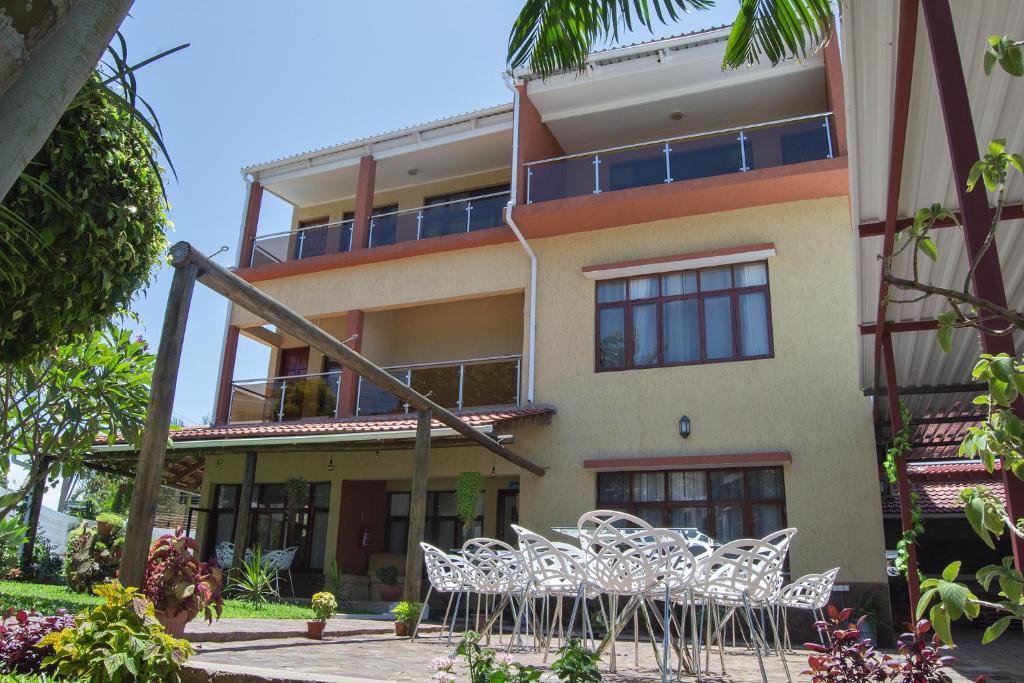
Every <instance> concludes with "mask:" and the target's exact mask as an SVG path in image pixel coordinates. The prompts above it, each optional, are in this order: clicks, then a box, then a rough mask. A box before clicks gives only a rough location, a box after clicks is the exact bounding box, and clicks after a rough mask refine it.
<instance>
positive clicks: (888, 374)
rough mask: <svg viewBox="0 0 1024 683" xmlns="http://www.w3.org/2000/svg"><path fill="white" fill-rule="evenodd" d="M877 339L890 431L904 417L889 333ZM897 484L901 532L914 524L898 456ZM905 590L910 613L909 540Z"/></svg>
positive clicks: (917, 590) (916, 594) (915, 589)
mask: <svg viewBox="0 0 1024 683" xmlns="http://www.w3.org/2000/svg"><path fill="white" fill-rule="evenodd" d="M878 339H879V340H880V341H881V342H882V356H883V358H884V362H885V384H886V387H888V388H889V389H890V391H888V392H887V397H888V402H889V423H890V424H891V425H892V430H893V434H895V433H896V432H898V431H899V430H900V429H901V427H902V426H903V418H902V416H901V415H900V397H899V391H896V390H895V389H898V387H899V384H898V383H897V381H896V363H895V361H894V360H893V356H892V338H891V337H890V336H889V335H888V334H884V335H880V336H879V337H878ZM896 487H897V488H898V489H899V492H900V526H901V527H902V528H903V531H907V530H908V529H911V528H912V527H913V520H912V518H911V514H910V480H909V479H908V478H907V459H906V457H903V458H899V459H898V460H897V461H896ZM907 592H908V593H910V612H911V615H913V614H914V611H915V610H916V609H917V600H918V598H920V597H921V583H920V581H919V580H918V574H917V546H916V545H914V544H913V543H911V544H910V545H909V546H907Z"/></svg>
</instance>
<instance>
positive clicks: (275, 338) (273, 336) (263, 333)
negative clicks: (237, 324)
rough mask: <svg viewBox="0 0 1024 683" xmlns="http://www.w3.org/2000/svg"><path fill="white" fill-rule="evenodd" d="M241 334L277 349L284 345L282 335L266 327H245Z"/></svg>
mask: <svg viewBox="0 0 1024 683" xmlns="http://www.w3.org/2000/svg"><path fill="white" fill-rule="evenodd" d="M241 333H242V334H244V335H245V336H246V337H249V338H250V339H254V340H256V341H258V342H262V343H264V344H266V345H268V346H273V347H274V348H275V349H279V348H281V345H282V344H284V339H282V338H281V335H279V334H278V333H277V332H274V331H273V330H268V329H267V328H266V327H262V326H261V327H243V328H241Z"/></svg>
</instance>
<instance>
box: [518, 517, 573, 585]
mask: <svg viewBox="0 0 1024 683" xmlns="http://www.w3.org/2000/svg"><path fill="white" fill-rule="evenodd" d="M512 529H513V530H514V531H515V532H516V534H517V535H518V536H519V550H520V551H522V553H523V558H524V560H525V567H524V568H525V570H526V578H527V581H528V582H529V584H530V588H531V589H532V590H536V591H539V592H541V593H548V594H557V595H575V594H576V593H577V592H578V591H579V588H580V584H581V583H583V581H584V580H585V578H586V571H585V570H584V568H583V564H582V563H581V562H579V561H578V560H577V559H576V557H574V556H573V555H571V554H570V553H568V552H565V551H564V550H561V549H560V548H558V547H557V546H556V545H555V544H554V543H552V542H551V541H549V540H548V539H546V538H544V537H543V536H541V535H540V534H535V533H533V532H532V531H530V530H528V529H524V528H523V527H521V526H517V525H514V524H513V525H512ZM570 547H571V546H570ZM576 550H577V552H578V550H579V549H576ZM581 556H582V555H579V557H581Z"/></svg>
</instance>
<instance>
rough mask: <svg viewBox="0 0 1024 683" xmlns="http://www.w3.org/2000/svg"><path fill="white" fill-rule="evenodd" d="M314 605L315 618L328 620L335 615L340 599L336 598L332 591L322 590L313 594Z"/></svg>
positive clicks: (316, 619) (315, 619)
mask: <svg viewBox="0 0 1024 683" xmlns="http://www.w3.org/2000/svg"><path fill="white" fill-rule="evenodd" d="M312 606H313V620H314V621H327V620H328V619H330V618H331V617H332V616H334V611H335V610H336V609H338V601H337V600H335V599H334V595H332V594H331V593H327V592H326V591H322V592H320V593H314V594H313V600H312Z"/></svg>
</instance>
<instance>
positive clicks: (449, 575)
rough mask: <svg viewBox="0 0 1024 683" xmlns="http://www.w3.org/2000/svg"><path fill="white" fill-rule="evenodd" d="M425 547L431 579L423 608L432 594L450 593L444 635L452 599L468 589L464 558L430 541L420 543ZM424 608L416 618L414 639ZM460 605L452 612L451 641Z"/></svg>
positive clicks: (429, 577) (425, 560)
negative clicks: (450, 553) (464, 571)
mask: <svg viewBox="0 0 1024 683" xmlns="http://www.w3.org/2000/svg"><path fill="white" fill-rule="evenodd" d="M420 548H422V549H423V564H424V565H425V566H426V568H427V579H428V580H429V581H430V588H429V589H428V590H427V597H426V599H424V601H423V610H425V609H426V607H427V603H428V602H430V594H431V593H433V592H434V591H437V592H438V593H449V596H448V606H447V607H445V610H444V619H442V620H441V635H442V636H444V627H445V624H447V623H448V614H449V613H450V612H451V608H452V600H453V599H454V598H455V596H456V595H459V596H460V597H461V594H462V592H463V591H465V590H466V581H465V578H464V577H463V571H462V565H463V561H462V558H461V557H459V556H457V555H449V554H448V553H446V552H444V551H443V550H441V549H440V548H437V547H435V546H432V545H430V544H429V543H420ZM423 610H420V619H417V620H416V627H415V628H414V629H413V631H412V640H416V634H417V633H418V632H419V630H420V620H421V619H422V617H423ZM458 611H459V606H458V604H456V605H455V613H454V614H452V624H451V626H449V628H448V641H449V642H451V637H452V632H453V631H454V630H455V617H456V615H457V614H458Z"/></svg>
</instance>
